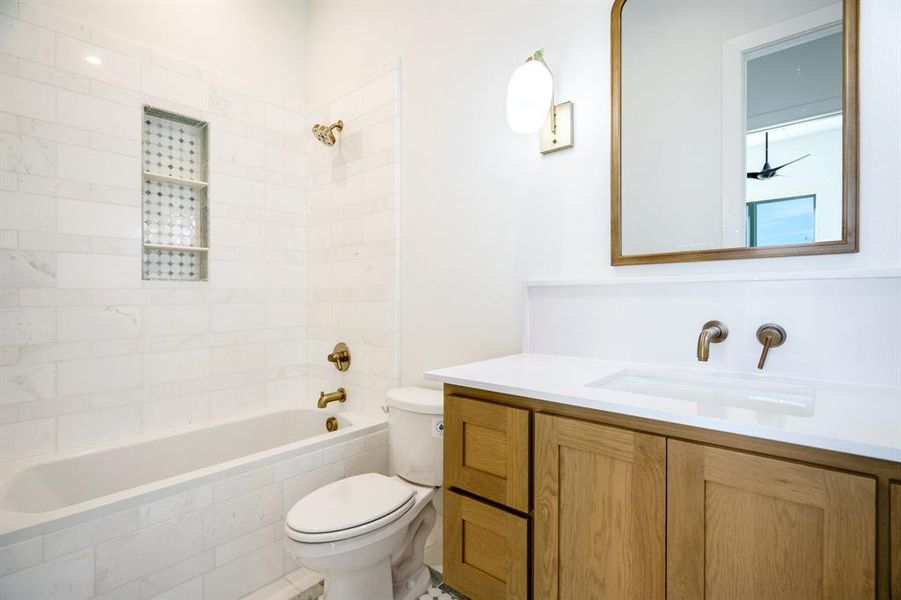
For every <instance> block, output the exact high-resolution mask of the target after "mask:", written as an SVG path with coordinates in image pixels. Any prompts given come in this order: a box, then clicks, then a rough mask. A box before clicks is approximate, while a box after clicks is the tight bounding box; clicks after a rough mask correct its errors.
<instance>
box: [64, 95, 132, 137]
mask: <svg viewBox="0 0 901 600" xmlns="http://www.w3.org/2000/svg"><path fill="white" fill-rule="evenodd" d="M57 120H58V121H59V122H60V123H63V124H65V125H71V126H74V127H79V128H81V129H89V130H91V131H97V132H100V133H107V134H110V135H115V136H119V137H123V138H127V139H135V140H136V139H140V137H141V110H140V108H139V107H135V106H125V105H123V104H120V103H118V102H110V101H108V100H102V99H99V98H94V97H91V96H89V95H85V94H76V93H73V92H69V91H67V90H60V91H59V92H58V94H57Z"/></svg>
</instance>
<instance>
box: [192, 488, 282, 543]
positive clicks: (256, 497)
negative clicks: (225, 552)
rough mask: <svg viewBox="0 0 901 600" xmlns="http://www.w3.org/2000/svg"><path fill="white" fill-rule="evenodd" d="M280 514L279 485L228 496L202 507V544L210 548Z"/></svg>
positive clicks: (251, 529)
mask: <svg viewBox="0 0 901 600" xmlns="http://www.w3.org/2000/svg"><path fill="white" fill-rule="evenodd" d="M281 517H282V495H281V487H280V486H278V485H270V486H268V487H265V488H263V489H261V490H256V491H253V492H250V493H248V494H244V495H241V496H236V497H234V498H229V499H228V500H224V501H222V502H218V503H216V504H214V505H212V506H208V507H207V508H205V509H204V510H203V544H204V547H206V548H210V547H212V546H218V545H219V544H222V543H224V542H227V541H229V540H233V539H235V538H236V537H238V536H241V535H244V534H246V533H250V532H251V531H254V530H256V529H259V528H260V527H263V526H264V525H266V524H268V523H275V522H276V521H278V520H280V519H281Z"/></svg>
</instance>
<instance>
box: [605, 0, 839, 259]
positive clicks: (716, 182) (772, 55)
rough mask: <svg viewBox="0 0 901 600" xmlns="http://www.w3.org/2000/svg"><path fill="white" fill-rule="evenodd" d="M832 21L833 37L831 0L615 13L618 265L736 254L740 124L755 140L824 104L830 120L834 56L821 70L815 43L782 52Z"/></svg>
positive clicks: (635, 2) (681, 2) (819, 45)
mask: <svg viewBox="0 0 901 600" xmlns="http://www.w3.org/2000/svg"><path fill="white" fill-rule="evenodd" d="M836 19H837V20H838V21H839V25H838V26H839V27H840V21H841V2H836V1H835V0H812V1H810V2H793V1H781V2H771V3H768V4H767V5H766V10H761V8H760V4H759V3H757V2H750V1H737V2H697V1H694V0H676V1H673V0H667V1H660V0H630V1H629V2H627V3H626V4H625V6H624V8H623V12H622V214H623V216H622V232H623V248H622V250H623V254H625V255H634V254H650V253H656V252H678V251H690V250H705V249H713V248H725V247H741V246H744V245H745V226H746V223H745V221H746V218H745V207H744V199H745V198H744V192H745V187H744V179H745V173H746V171H745V170H744V162H745V161H744V154H745V152H744V134H745V133H746V131H747V130H748V128H747V127H746V122H747V123H748V124H751V125H752V129H756V128H760V127H762V126H764V125H766V126H773V125H774V124H776V123H777V122H778V123H786V122H789V121H794V120H798V119H799V118H801V117H799V114H800V113H799V111H800V112H803V111H804V110H805V107H806V108H807V110H816V111H817V112H816V114H821V111H822V110H825V109H824V106H826V105H824V104H823V103H822V100H823V99H824V98H826V99H829V98H834V97H836V96H838V99H839V109H840V107H841V104H840V100H841V98H840V91H841V54H839V56H838V59H839V60H838V62H837V63H835V64H833V62H834V61H832V58H833V57H832V56H831V54H829V51H831V50H832V47H831V46H827V47H823V42H822V41H820V38H822V37H823V35H822V33H819V32H817V33H811V34H805V36H804V37H803V38H799V39H797V40H795V39H791V41H790V42H789V41H785V40H787V39H789V38H793V36H797V35H798V34H800V33H802V32H808V31H810V30H811V29H812V28H813V29H816V28H818V27H821V26H823V25H824V24H829V23H833V24H834V23H835V20H836ZM780 40H781V42H780ZM761 46H764V47H765V48H764V49H763V50H757V51H756V54H751V53H750V52H751V51H752V50H753V49H755V48H760V47H761ZM823 55H826V56H825V58H824V57H823ZM751 58H756V61H753V62H749V63H748V64H747V65H746V63H745V61H746V60H748V59H751ZM786 61H791V63H792V64H791V66H790V68H786V67H785V66H784V65H785V63H786ZM755 63H756V64H755ZM780 66H782V68H780ZM752 67H753V68H752ZM802 70H803V73H802ZM818 71H819V72H818ZM793 72H794V73H795V79H792V78H791V73H793ZM745 73H747V74H748V78H747V80H745ZM790 83H796V84H797V83H800V85H794V86H791V85H789V84H790ZM836 84H838V87H837V88H836ZM761 86H762V87H763V89H761ZM809 91H815V93H814V94H813V95H812V96H811V97H809V98H808V97H798V96H799V95H800V96H804V95H805V94H806V93H807V92H809ZM827 104H828V103H827ZM801 105H803V106H801ZM745 107H747V109H746V108H745ZM827 108H828V110H830V111H834V110H835V108H834V106H832V105H831V104H829V106H828V107H827ZM792 110H794V111H795V113H792V112H791V111H792ZM759 111H764V112H765V113H766V114H759V115H758V114H756V113H757V112H759ZM746 112H748V115H749V117H751V118H749V119H747V121H746V119H745V117H744V115H745V113H746ZM808 116H809V115H808ZM804 118H806V117H804ZM774 119H775V120H774ZM792 158H795V157H792ZM783 162H787V161H781V162H779V161H775V162H774V161H770V164H771V165H772V166H773V167H775V166H778V165H780V164H782V163H783ZM762 165H763V161H760V164H758V165H757V166H756V167H755V169H754V170H758V169H760V167H761V166H762ZM839 174H840V172H839Z"/></svg>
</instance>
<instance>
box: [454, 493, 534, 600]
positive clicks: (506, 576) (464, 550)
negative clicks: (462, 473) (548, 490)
mask: <svg viewBox="0 0 901 600" xmlns="http://www.w3.org/2000/svg"><path fill="white" fill-rule="evenodd" d="M528 556H529V526H528V521H527V519H526V518H525V517H520V516H518V515H514V514H512V513H508V512H506V511H505V510H502V509H500V508H497V507H494V506H491V505H489V504H485V503H484V502H479V501H478V500H474V499H472V498H469V497H467V496H462V495H460V494H457V493H455V492H452V491H450V490H445V492H444V579H445V580H446V581H447V582H448V583H449V584H450V585H451V587H453V588H454V589H456V590H458V591H460V592H462V593H463V594H465V595H467V596H469V597H470V598H478V599H479V600H526V599H527V598H528Z"/></svg>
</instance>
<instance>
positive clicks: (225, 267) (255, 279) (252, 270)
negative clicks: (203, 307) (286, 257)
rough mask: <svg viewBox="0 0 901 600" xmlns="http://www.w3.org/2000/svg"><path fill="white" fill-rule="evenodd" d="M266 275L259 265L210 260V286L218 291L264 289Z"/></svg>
mask: <svg viewBox="0 0 901 600" xmlns="http://www.w3.org/2000/svg"><path fill="white" fill-rule="evenodd" d="M265 278H266V274H265V271H264V270H263V268H262V265H260V264H259V263H253V262H239V261H224V260H212V257H211V260H210V284H211V285H212V286H213V287H214V288H218V289H251V290H252V289H263V288H264V287H265Z"/></svg>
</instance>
